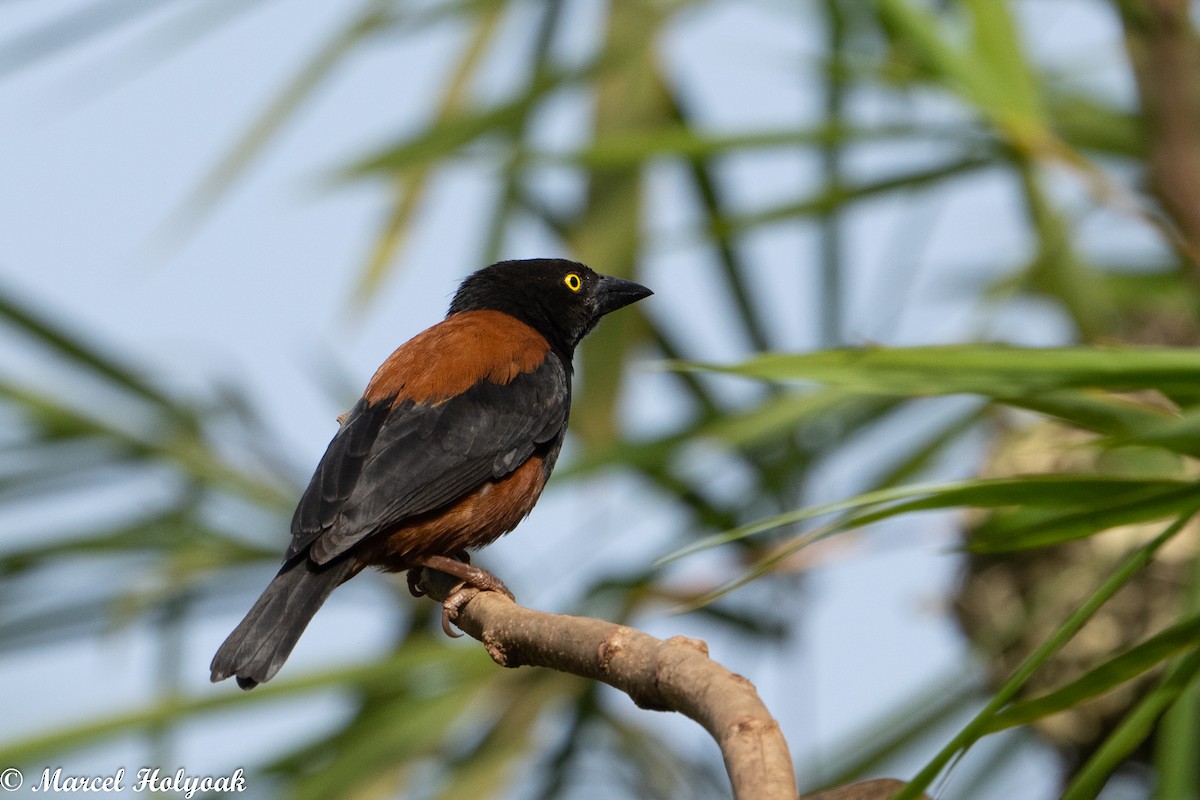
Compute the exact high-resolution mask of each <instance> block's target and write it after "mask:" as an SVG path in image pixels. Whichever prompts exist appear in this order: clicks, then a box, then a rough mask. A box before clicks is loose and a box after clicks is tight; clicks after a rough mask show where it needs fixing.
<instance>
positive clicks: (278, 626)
mask: <svg viewBox="0 0 1200 800" xmlns="http://www.w3.org/2000/svg"><path fill="white" fill-rule="evenodd" d="M651 294H653V292H651V291H650V290H649V289H647V288H646V287H645V286H642V285H640V284H638V283H634V282H633V281H630V280H625V279H623V278H616V277H612V276H608V275H601V274H598V273H596V272H594V271H593V270H592V269H590V268H589V267H587V266H585V265H583V264H580V263H577V262H575V261H569V260H566V259H558V258H541V259H526V260H514V261H501V262H498V263H495V264H492V265H491V266H487V267H484V268H483V269H480V270H478V271H476V272H473V273H472V274H470V275H469V276H467V277H466V278H465V279H464V280H463V281H462V283H461V285H460V286H459V288H458V290H457V291H456V292H455V294H454V298H453V300H452V301H451V303H450V308H449V311H448V312H447V313H446V317H445V318H444V319H443V320H442V321H441V322H438V323H437V324H435V325H433V326H432V327H430V328H427V329H426V330H424V331H423V332H421V333H419V334H417V335H416V336H414V337H413V338H412V339H410V340H409V341H408V342H406V343H405V344H403V345H401V346H400V347H399V348H397V349H396V350H395V352H393V353H392V354H391V355H390V356H389V357H388V358H387V359H386V360H385V361H384V362H383V364H382V365H381V366H380V367H379V368H378V370H376V372H375V374H374V376H373V377H372V378H371V380H370V381H369V382H368V384H367V387H366V390H365V391H364V392H363V395H362V397H361V399H359V400H358V402H357V403H356V404H355V405H354V407H353V408H352V409H351V410H350V411H349V412H347V413H346V414H345V415H343V417H341V418H340V419H341V426H340V428H339V429H338V431H337V433H336V434H335V435H334V437H333V439H332V441H330V443H329V446H328V448H327V449H326V450H325V454H324V455H323V456H322V457H321V459H320V461H319V463H318V464H317V467H316V470H315V471H314V473H313V476H312V479H311V480H310V482H309V484H308V488H307V489H305V491H304V493H303V494H302V496H301V498H300V501H299V503H298V505H297V507H296V511H295V514H294V515H293V517H292V523H291V542H290V544H289V546H288V548H287V551H286V553H285V554H284V558H283V565H282V567H280V569H279V571H278V573H276V575H275V577H274V578H273V579H272V580H271V582H270V584H269V585H268V586H267V588H266V589H265V590H264V591H263V593H262V595H261V596H260V597H259V598H258V600H257V601H256V602H255V603H254V605H253V606H252V607H251V609H250V611H249V612H248V613H247V614H246V616H245V618H244V619H243V620H242V621H241V623H240V624H238V626H237V627H236V628H235V629H234V630H233V632H232V633H230V634H229V637H228V638H227V639H226V640H225V642H224V643H223V644H222V645H221V647H220V648H219V649H218V650H217V653H216V655H215V656H214V657H213V659H212V663H211V664H210V670H211V679H212V681H213V682H214V683H216V682H218V681H222V680H225V679H226V678H229V677H231V676H232V677H236V678H237V683H238V685H239V686H240V687H241V688H243V689H252V688H254V687H255V686H257V685H258V684H261V683H265V682H266V681H269V680H270V679H271V678H272V677H274V676H275V674H276V673H277V672H278V671H279V669H280V667H281V666H283V663H284V661H285V660H286V659H287V657H288V656H289V655H290V654H291V652H292V649H293V648H294V647H295V646H296V643H297V641H298V640H299V639H300V635H301V634H302V633H303V632H304V629H305V628H306V627H307V625H308V623H309V621H310V620H311V619H312V617H313V615H314V614H316V612H317V610H318V609H320V607H321V605H322V604H323V603H324V602H325V600H326V599H327V598H328V597H329V595H330V594H331V593H332V592H333V590H334V589H335V588H337V587H338V586H339V585H341V584H342V583H344V582H346V581H347V580H349V579H350V578H353V577H354V576H355V575H357V574H358V573H359V572H361V571H362V570H363V569H365V568H366V567H369V566H370V567H377V568H380V569H382V570H384V571H387V572H401V571H405V570H407V571H408V582H409V588H410V590H412V592H413V594H420V593H421V592H420V588H419V574H420V571H421V570H422V569H424V568H426V567H428V568H430V569H437V570H439V571H442V572H446V573H448V574H450V575H452V576H453V577H455V578H457V579H458V580H459V581H461V583H460V584H459V585H458V587H456V588H457V589H458V591H456V592H454V593H453V594H452V596H451V597H450V598H449V599H448V600H447V601H446V603H445V610H444V612H443V620H442V626H443V628H444V629H446V632H447V633H449V634H451V635H454V634H453V633H452V631H451V629H450V628H449V624H448V619H450V618H452V617H453V615H454V614H455V613H456V612H457V609H458V606H459V605H461V604H462V603H463V602H465V601H466V600H468V599H470V597H471V596H473V595H474V591H476V590H484V591H487V590H490V591H499V592H503V593H505V594H508V595H509V597H511V596H512V594H511V592H509V591H508V589H507V587H506V586H505V585H504V583H503V582H502V581H501V580H500V579H499V578H497V577H496V576H495V575H493V574H492V573H490V572H488V571H486V570H483V569H481V568H479V567H476V566H473V565H471V564H470V563H469V556H468V552H469V551H472V550H475V549H478V548H480V547H483V546H485V545H488V544H491V543H492V542H494V541H495V540H496V539H498V538H499V537H501V536H503V535H504V534H506V533H508V532H509V531H511V530H513V529H514V528H515V527H516V526H517V525H518V523H520V522H521V521H522V520H523V519H524V518H525V517H526V515H528V514H529V512H530V511H531V510H532V509H533V506H534V504H535V503H536V502H537V500H538V498H539V497H540V496H541V493H542V489H543V488H544V487H545V485H546V480H547V479H548V478H549V477H550V473H551V471H552V470H553V469H554V464H555V461H556V460H557V459H558V454H559V450H560V449H561V448H562V444H563V438H564V436H565V433H566V429H567V419H568V417H569V414H570V408H571V378H572V374H573V368H572V358H573V356H574V353H575V348H576V346H577V345H578V344H579V342H580V340H582V339H583V337H584V336H586V335H587V334H588V333H589V332H590V331H591V330H592V329H593V328H594V327H595V326H596V324H597V323H598V322H599V321H600V319H601V317H603V316H604V315H606V314H608V313H610V312H612V311H616V310H617V309H619V308H623V307H625V306H628V305H630V304H631V303H635V302H637V301H638V300H641V299H643V298H645V297H648V296H650V295H651Z"/></svg>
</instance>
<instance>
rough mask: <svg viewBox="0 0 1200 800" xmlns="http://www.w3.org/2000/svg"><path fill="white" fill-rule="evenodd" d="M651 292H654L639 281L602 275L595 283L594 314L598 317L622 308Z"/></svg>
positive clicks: (647, 295)
mask: <svg viewBox="0 0 1200 800" xmlns="http://www.w3.org/2000/svg"><path fill="white" fill-rule="evenodd" d="M652 294H654V292H652V291H650V290H649V289H647V288H646V287H645V286H642V285H641V284H640V283H634V282H633V281H627V280H625V279H624V278H613V277H611V276H609V275H602V276H601V277H600V281H599V282H598V283H597V284H596V316H597V317H600V316H603V315H605V314H607V313H609V312H610V311H616V310H617V309H618V308H624V307H625V306H627V305H629V304H630V303H636V302H637V301H638V300H641V299H642V298H643V297H649V296H650V295H652Z"/></svg>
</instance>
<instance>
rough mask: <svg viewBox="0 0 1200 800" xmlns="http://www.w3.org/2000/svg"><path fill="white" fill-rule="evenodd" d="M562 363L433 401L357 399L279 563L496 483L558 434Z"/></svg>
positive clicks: (563, 403) (551, 358)
mask: <svg viewBox="0 0 1200 800" xmlns="http://www.w3.org/2000/svg"><path fill="white" fill-rule="evenodd" d="M569 406H570V384H569V380H568V376H567V372H566V370H565V368H564V367H563V364H562V362H561V361H560V360H559V358H558V357H557V356H556V355H554V354H548V355H547V357H546V358H545V360H544V361H543V362H542V364H541V365H540V366H539V367H538V368H536V369H534V370H533V371H531V372H524V373H521V374H519V375H517V376H516V377H514V378H513V379H512V380H511V381H510V382H508V383H503V384H501V383H494V382H492V381H489V380H483V381H480V382H479V383H477V384H475V385H474V386H471V387H470V388H469V389H467V390H466V391H465V392H462V393H461V394H459V395H457V396H455V397H452V398H450V399H448V400H445V401H442V402H436V403H417V402H414V401H412V400H402V401H400V402H398V403H395V404H391V403H388V402H376V403H373V404H372V403H368V402H367V401H365V400H364V401H360V402H359V404H358V405H356V406H355V407H354V409H353V410H352V411H351V412H350V415H349V416H348V417H347V419H346V422H345V424H344V425H343V426H342V429H341V430H340V431H339V432H338V434H337V435H336V436H335V437H334V439H333V441H332V442H330V445H329V449H328V450H327V451H326V453H325V456H324V457H323V458H322V459H321V463H320V465H318V467H317V470H316V472H315V474H314V475H313V478H312V481H311V482H310V484H309V486H308V489H307V490H306V491H305V493H304V496H303V497H302V498H301V501H300V504H299V506H298V507H297V509H296V514H295V517H294V518H293V520H292V543H291V546H290V547H289V549H288V556H287V557H288V558H291V557H293V556H294V555H296V554H297V553H299V552H301V551H302V550H304V549H305V548H309V556H310V557H311V558H312V559H313V560H314V561H316V562H317V563H325V562H326V561H328V560H329V559H331V558H334V557H335V556H337V555H339V554H340V553H344V552H345V551H346V550H347V549H349V548H350V547H352V546H354V545H355V544H357V543H358V542H360V541H362V540H363V539H365V538H366V537H368V536H370V535H372V534H374V533H377V532H379V531H381V530H385V529H388V528H394V527H395V526H396V525H397V524H399V523H400V522H402V521H403V520H404V519H406V518H408V517H412V516H416V515H418V514H423V513H426V512H428V511H433V510H435V509H437V508H439V507H441V506H444V505H446V504H447V503H450V502H452V501H454V500H457V499H458V498H460V497H462V496H463V495H465V494H467V493H469V492H471V491H473V490H474V489H476V488H477V487H479V486H480V485H481V484H482V483H484V481H487V480H490V479H497V478H502V477H504V476H505V475H507V474H509V473H510V472H512V471H513V470H515V469H517V468H518V467H519V466H520V465H521V464H523V463H525V461H526V460H527V459H528V458H529V457H530V456H531V455H532V454H533V453H534V451H535V450H536V449H537V448H538V447H539V446H541V445H544V444H545V443H547V442H550V441H553V440H554V439H556V438H560V437H561V436H562V435H563V431H564V430H565V428H566V422H567V414H568V409H569Z"/></svg>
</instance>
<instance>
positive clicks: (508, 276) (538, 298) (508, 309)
mask: <svg viewBox="0 0 1200 800" xmlns="http://www.w3.org/2000/svg"><path fill="white" fill-rule="evenodd" d="M651 294H653V292H651V291H650V290H649V289H647V288H646V287H645V286H642V285H640V284H637V283H634V282H633V281H627V280H623V279H621V278H612V277H609V276H607V275H599V274H597V273H595V272H593V271H592V270H590V269H588V268H587V267H585V266H584V265H583V264H578V263H576V262H574V261H567V260H566V259H561V258H534V259H529V260H527V261H501V262H499V263H498V264H492V265H491V266H490V267H484V268H483V269H481V270H479V271H478V272H474V273H472V274H471V275H469V276H467V279H466V280H464V281H463V282H462V285H461V286H459V287H458V292H457V293H456V294H455V295H454V300H453V302H451V303H450V311H449V314H455V313H458V312H459V311H482V310H493V311H503V312H504V313H506V314H511V315H512V316H514V317H516V318H517V319H519V320H521V321H522V322H524V323H526V324H528V325H530V326H531V327H533V328H534V329H535V330H537V331H538V332H539V333H541V334H542V335H543V336H545V337H546V339H547V340H548V341H549V342H550V344H551V345H552V346H553V347H554V349H556V350H558V351H559V352H561V353H563V354H564V355H565V356H566V357H567V358H568V359H569V358H570V357H571V355H572V354H573V353H574V351H575V345H577V344H579V340H580V339H582V338H583V337H584V336H586V335H587V333H588V332H589V331H591V329H592V328H594V327H596V323H597V322H599V321H600V318H601V317H603V316H604V315H605V314H607V313H608V312H610V311H616V310H617V309H618V308H623V307H624V306H627V305H629V304H630V303H634V302H637V301H638V300H641V299H642V298H643V297H649V296H650V295H651Z"/></svg>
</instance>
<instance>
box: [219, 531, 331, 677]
mask: <svg viewBox="0 0 1200 800" xmlns="http://www.w3.org/2000/svg"><path fill="white" fill-rule="evenodd" d="M354 567H355V562H354V561H353V560H352V559H350V558H339V559H335V560H334V561H331V562H329V563H327V564H322V565H317V564H315V563H313V561H312V560H311V559H309V558H308V556H307V554H304V555H300V556H297V557H296V558H294V559H292V560H291V561H289V562H287V563H286V564H284V565H283V568H282V569H280V570H279V573H278V574H277V575H276V576H275V577H274V578H273V579H272V580H271V583H270V584H269V585H268V586H267V588H266V590H264V591H263V593H262V596H261V597H259V598H258V601H257V602H255V604H254V607H253V608H251V609H250V612H249V613H248V614H246V618H245V619H243V620H242V621H241V623H240V624H238V626H237V627H236V628H234V630H233V633H231V634H229V638H227V639H226V640H225V643H224V644H222V645H221V648H220V649H219V650H217V654H216V655H215V656H213V660H212V664H210V665H209V669H211V670H212V681H213V683H216V682H217V681H223V680H225V679H226V678H228V677H229V676H230V675H236V676H237V682H238V686H240V687H242V688H243V689H253V688H254V687H255V686H257V685H258V684H260V683H266V682H267V681H269V680H271V678H273V677H274V676H275V673H276V672H278V671H279V668H280V667H282V666H283V662H284V661H286V660H287V657H288V656H289V655H290V654H291V652H292V648H293V647H295V646H296V642H297V641H299V639H300V634H302V633H304V629H305V628H306V627H308V622H309V620H311V619H312V617H313V614H316V613H317V609H319V608H320V607H321V605H322V604H323V603H324V602H325V600H326V598H328V597H329V593H330V592H332V591H333V590H334V589H335V588H336V587H337V586H338V584H340V583H342V582H343V581H345V580H346V579H348V578H350V577H351V576H353V575H354V573H355V569H354Z"/></svg>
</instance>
